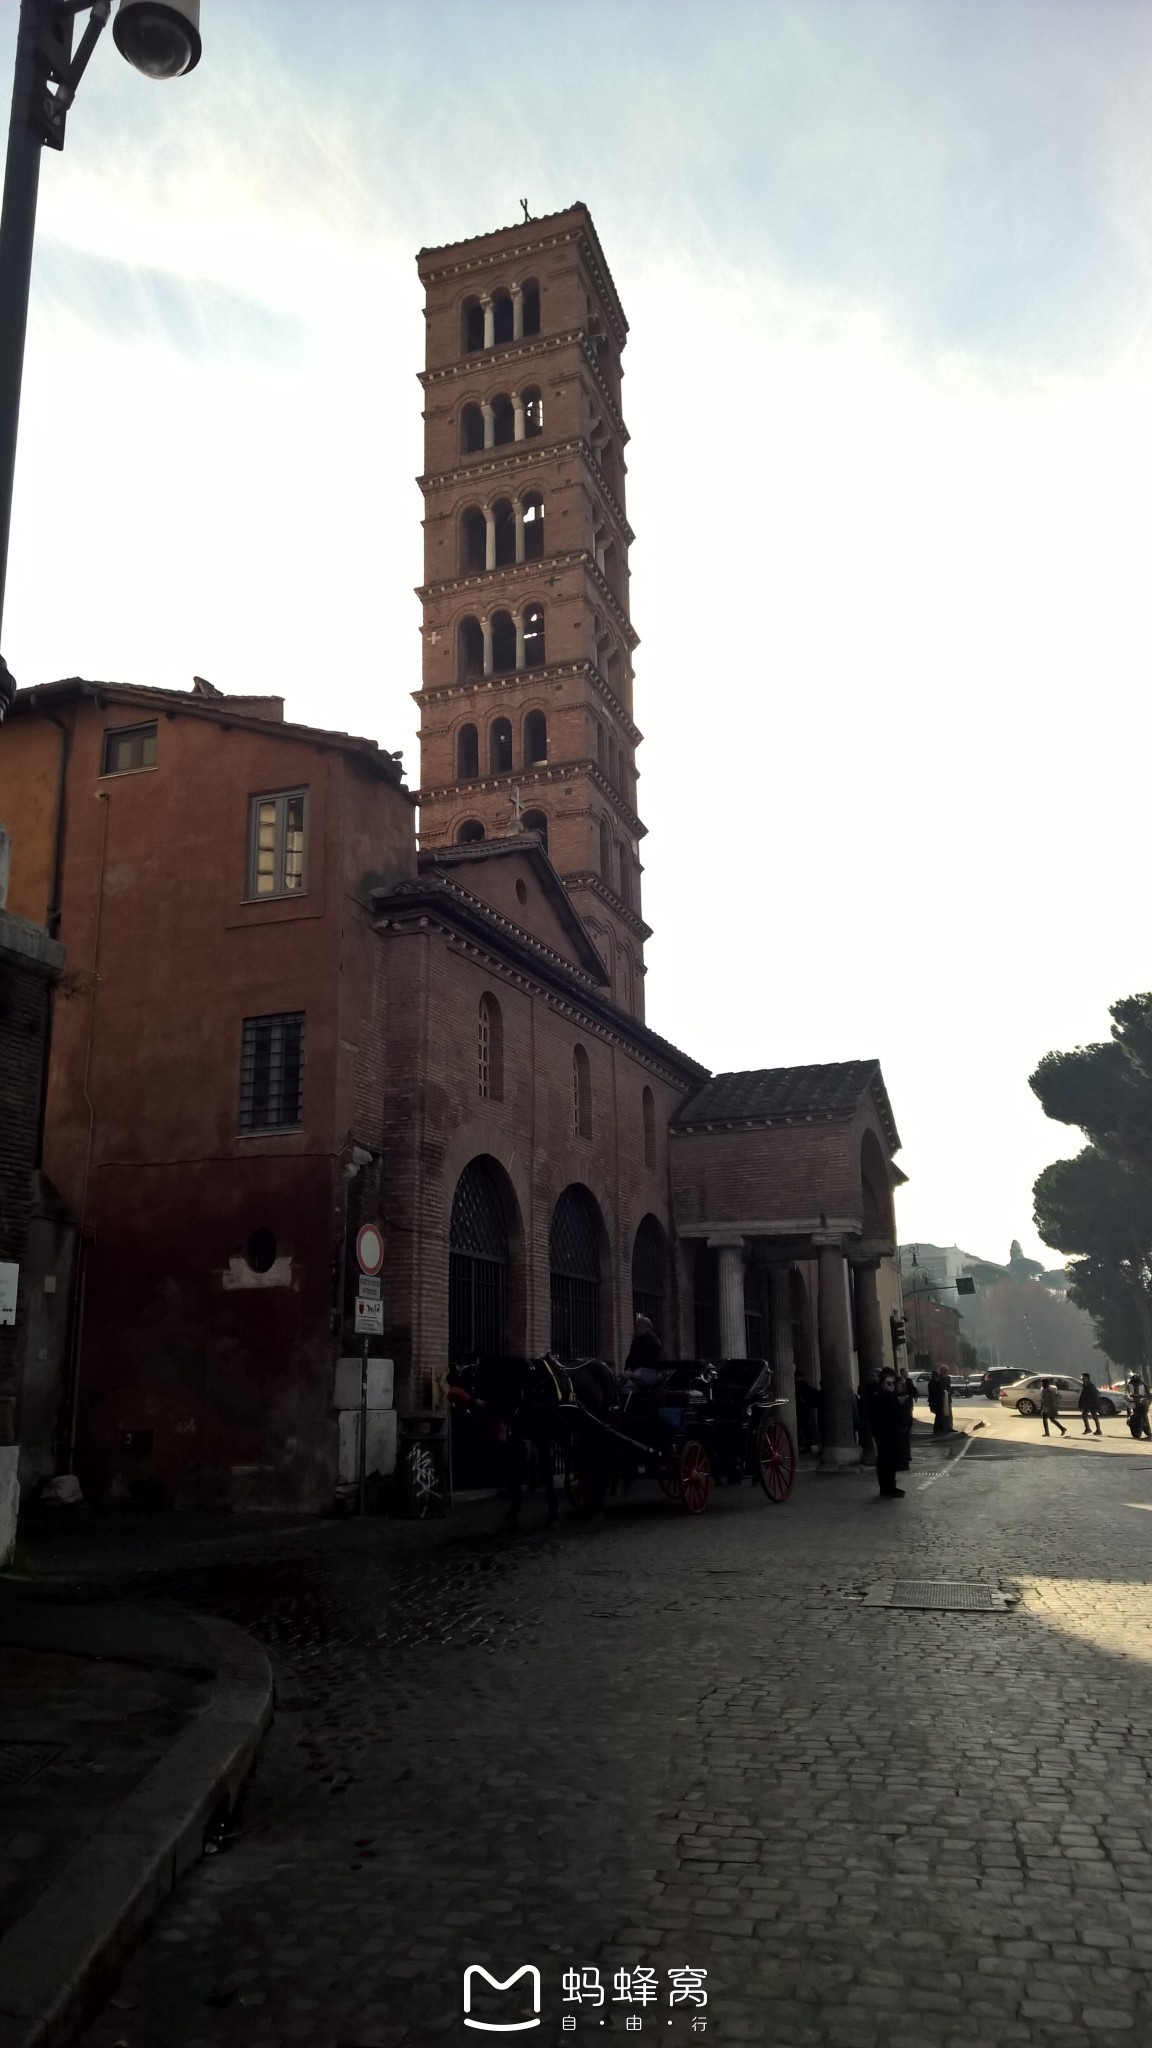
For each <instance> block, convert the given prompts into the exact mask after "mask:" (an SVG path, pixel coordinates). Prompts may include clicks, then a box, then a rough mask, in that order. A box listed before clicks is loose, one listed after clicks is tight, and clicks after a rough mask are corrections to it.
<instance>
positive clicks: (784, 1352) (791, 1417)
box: [768, 1265, 800, 1446]
mask: <svg viewBox="0 0 1152 2048" xmlns="http://www.w3.org/2000/svg"><path fill="white" fill-rule="evenodd" d="M791 1275H792V1268H791V1266H790V1265H788V1266H769V1268H768V1307H769V1313H770V1317H771V1337H770V1342H769V1356H770V1357H771V1360H772V1391H773V1393H774V1394H775V1395H776V1397H777V1399H778V1400H783V1401H786V1402H787V1404H788V1405H787V1407H786V1408H778V1409H777V1410H776V1413H777V1415H778V1416H779V1418H780V1420H781V1422H783V1424H784V1427H785V1428H786V1430H787V1431H788V1434H789V1436H790V1437H791V1439H792V1442H793V1444H794V1445H796V1446H799V1442H800V1437H799V1433H798V1430H797V1427H796V1359H795V1355H794V1353H793V1350H792V1296H791V1291H790V1288H789V1284H788V1283H789V1281H790V1279H791Z"/></svg>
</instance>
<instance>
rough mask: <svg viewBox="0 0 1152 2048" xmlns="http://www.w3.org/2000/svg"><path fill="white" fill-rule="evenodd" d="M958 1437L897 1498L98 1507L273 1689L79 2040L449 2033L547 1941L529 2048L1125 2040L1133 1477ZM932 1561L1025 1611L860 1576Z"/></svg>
mask: <svg viewBox="0 0 1152 2048" xmlns="http://www.w3.org/2000/svg"><path fill="white" fill-rule="evenodd" d="M959 1450H960V1451H961V1452H962V1455H958V1456H956V1457H950V1458H949V1459H947V1460H945V1461H944V1462H939V1461H938V1460H936V1459H935V1458H934V1457H929V1456H927V1455H925V1456H923V1457H916V1458H914V1463H913V1470H912V1473H911V1475H910V1480H909V1482H908V1490H907V1496H906V1498H905V1499H904V1500H902V1501H896V1502H892V1501H882V1500H880V1499H878V1498H877V1494H876V1482H875V1475H874V1474H873V1473H853V1474H850V1475H848V1476H846V1477H844V1478H842V1479H821V1478H818V1477H816V1476H815V1475H813V1474H807V1473H806V1474H805V1475H804V1476H803V1477H802V1478H801V1480H800V1482H799V1484H798V1486H797V1489H796V1493H795V1495H794V1496H793V1498H792V1500H791V1501H790V1502H789V1503H788V1504H787V1505H786V1506H784V1507H780V1508H773V1507H769V1506H768V1505H767V1504H766V1503H765V1502H764V1501H763V1499H762V1498H760V1497H759V1496H758V1495H757V1494H755V1493H753V1492H752V1490H751V1489H748V1488H745V1489H742V1490H731V1491H729V1490H726V1489H723V1488H721V1489H720V1490H719V1491H718V1492H717V1494H716V1496H715V1498H714V1501H713V1505H712V1506H711V1507H710V1509H709V1511H708V1513H707V1514H706V1515H705V1516H703V1517H702V1518H700V1520H698V1521H692V1520H689V1519H688V1518H686V1517H684V1516H681V1515H678V1514H677V1513H676V1512H675V1511H674V1510H673V1509H672V1508H671V1507H670V1506H669V1504H668V1503H667V1502H665V1501H663V1500H662V1499H660V1498H659V1497H658V1496H656V1495H655V1493H654V1492H653V1493H652V1494H651V1496H649V1495H648V1494H647V1493H646V1492H645V1491H644V1490H643V1489H638V1490H637V1492H636V1493H635V1494H634V1495H633V1496H632V1497H630V1498H629V1499H628V1500H626V1501H623V1502H620V1503H619V1504H617V1505H615V1506H614V1507H612V1508H611V1509H610V1511H609V1512H608V1514H607V1515H606V1516H604V1517H603V1518H602V1519H600V1520H598V1521H596V1522H594V1523H592V1524H590V1525H587V1526H584V1525H580V1524H576V1523H573V1522H572V1521H571V1520H567V1519H566V1520H564V1521H562V1523H561V1525H560V1527H559V1528H558V1529H556V1530H552V1531H550V1530H548V1529H547V1528H546V1527H545V1526H544V1521H543V1508H542V1504H541V1502H540V1500H539V1498H537V1499H536V1501H535V1502H534V1503H532V1504H531V1506H530V1507H529V1509H528V1510H527V1511H526V1514H525V1518H524V1525H523V1528H522V1531H521V1533H520V1535H519V1536H518V1537H509V1536H506V1535H505V1534H503V1533H501V1532H500V1530H499V1526H498V1525H499V1520H500V1513H501V1510H500V1506H499V1503H495V1502H489V1503H484V1504H482V1505H481V1506H480V1507H479V1508H477V1509H476V1510H474V1511H470V1512H469V1513H468V1514H467V1515H466V1516H464V1517H461V1518H460V1519H459V1520H458V1521H455V1522H452V1523H447V1524H440V1525H437V1526H435V1527H433V1526H429V1525H396V1524H385V1523H372V1522H368V1523H364V1524H360V1525H358V1526H357V1525H348V1524H345V1525H341V1526H338V1527H336V1528H335V1529H331V1528H327V1527H321V1526H316V1527H315V1528H314V1529H313V1532H312V1533H311V1534H309V1533H308V1532H307V1531H305V1530H298V1531H293V1530H291V1529H288V1528H281V1529H279V1530H277V1531H274V1532H273V1531H269V1532H266V1533H265V1535H264V1536H263V1537H261V1536H260V1535H259V1533H258V1532H256V1531H254V1530H249V1529H244V1530H241V1529H237V1528H233V1530H232V1531H231V1532H225V1530H224V1529H223V1527H222V1526H220V1527H218V1528H217V1529H216V1531H215V1532H214V1533H213V1532H211V1531H208V1530H204V1531H202V1532H201V1534H200V1537H199V1538H198V1541H197V1544H196V1545H189V1544H188V1543H184V1544H183V1545H182V1544H181V1543H180V1541H179V1532H178V1531H175V1530H174V1531H172V1532H171V1540H168V1539H164V1540H160V1539H161V1531H160V1530H159V1529H157V1531H156V1537H157V1539H158V1541H157V1542H156V1543H154V1544H153V1546H152V1550H153V1555H152V1559H151V1562H150V1563H149V1562H148V1560H147V1557H146V1555H145V1553H143V1552H142V1551H141V1550H140V1548H139V1546H138V1547H137V1554H136V1567H137V1569H136V1570H135V1571H134V1570H133V1566H132V1560H131V1558H130V1557H129V1555H128V1550H129V1549H130V1547H131V1546H129V1545H126V1544H125V1543H124V1542H123V1540H122V1538H121V1539H120V1548H119V1552H118V1562H117V1572H118V1574H119V1577H118V1578H117V1580H116V1584H117V1586H118V1587H119V1588H120V1589H121V1590H129V1591H130V1592H131V1596H132V1597H133V1598H140V1597H142V1596H143V1595H144V1594H147V1596H148V1598H149V1599H150V1600H159V1599H165V1600H167V1601H168V1602H170V1603H171V1604H172V1606H173V1608H175V1607H176V1606H178V1605H179V1606H182V1607H183V1608H184V1609H186V1610H187V1611H190V1612H204V1611H206V1610H215V1611H216V1612H217V1613H220V1614H224V1615H227V1616H228V1617H229V1618H231V1619H232V1620H234V1621H238V1622H240V1623H241V1624H242V1625H243V1626H245V1627H248V1628H251V1629H252V1630H254V1631H255V1632H256V1633H258V1635H259V1636H260V1638H261V1640H262V1641H263V1642H264V1643H265V1644H266V1645H267V1648H268V1651H269V1655H270V1656H271V1658H272V1659H273V1661H274V1664H275V1667H276V1670H277V1683H278V1712H277V1720H276V1724H275V1727H274V1728H273V1731H272V1734H271V1737H270V1739H269V1742H268V1744H267V1745H266V1747H265V1750H264V1752H263V1755H262V1757H261V1761H260V1764H259V1767H258V1769H257V1771H256V1773H255V1774H254V1777H253V1780H252V1783H251V1786H250V1789H249V1793H248V1796H247V1799H246V1806H245V1827H244V1832H243V1833H242V1835H240V1836H239V1837H238V1839H237V1840H236V1842H235V1845H234V1847H233V1848H232V1849H231V1851H230V1852H229V1853H228V1854H226V1855H223V1856H220V1857H217V1858H214V1859H211V1860H209V1861H207V1862H204V1863H201V1864H198V1865H196V1866H195V1867H194V1868H193V1869H191V1870H190V1871H189V1873H188V1876H187V1878H186V1879H185V1881H184V1883H183V1884H182V1885H181V1886H180V1887H179V1889H178V1890H177V1892H176V1893H175V1895H174V1896H173V1898H172V1899H171V1900H170V1901H169V1903H168V1905H167V1906H166V1907H165V1908H164V1910H163V1911H162V1912H161V1913H160V1915H159V1916H158V1918H157V1921H156V1924H155V1927H154V1929H153V1931H152V1933H151V1935H150V1937H149V1938H148V1940H147V1941H146V1942H145V1943H144V1944H143V1945H142V1946H141V1948H140V1949H139V1951H138V1952H137V1954H136V1955H135V1956H134V1958H133V1960H132V1962H131V1963H130V1965H129V1967H128V1969H127V1970H126V1971H125V1973H124V1976H123V1979H122V1981H121V1982H120V1984H119V1985H118V1987H117V1989H116V1991H115V1993H114V1995H113V1998H112V2000H111V2001H110V2002H109V2004H108V2006H107V2007H106V2008H105V2010H104V2011H103V2012H102V2013H101V2015H100V2016H99V2017H98V2018H97V2019H96V2020H95V2021H94V2022H93V2024H92V2026H91V2027H90V2028H89V2030H88V2032H87V2034H86V2035H85V2037H84V2039H85V2048H295V2044H301V2048H432V2044H434V2043H443V2042H445V2041H456V2042H460V2043H462V2044H463V2043H465V2042H467V2041H469V2040H472V2041H473V2042H474V2041H475V2039H476V2036H475V2035H469V2034H467V2033H465V2031H464V2029H463V2006H462V1991H463V1972H464V1970H465V1968H466V1967H467V1966H468V1965H469V1964H472V1963H479V1964H482V1965H483V1966H484V1968H485V1969H487V1970H488V1971H490V1972H491V1973H492V1975H494V1976H496V1977H498V1978H500V1979H504V1978H506V1977H507V1976H508V1975H509V1974H510V1973H511V1972H512V1971H514V1970H517V1969H519V1968H520V1966H521V1965H524V1964H529V1965H531V1964H535V1965H536V1966H537V1967H538V1968H539V1969H540V1971H541V1979H542V1985H541V1988H542V2005H543V2011H542V2015H541V2017H542V2020H543V2023H544V2024H543V2026H542V2028H541V2030H540V2031H539V2032H538V2033H534V2034H533V2035H532V2036H531V2037H530V2038H533V2039H536V2040H539V2041H541V2042H543V2041H544V2040H545V2039H546V2040H547V2042H548V2044H549V2048H553V2044H560V2043H563V2042H566V2041H568V2040H571V2039H572V2038H573V2036H572V2034H571V2033H568V2032H566V2031H565V2030H564V2028H563V2020H564V2019H565V2018H566V2017H567V2018H571V2019H573V2020H574V2021H575V2022H576V2026H575V2029H574V2032H575V2039H576V2043H577V2048H597V2044H599V2048H604V2044H605V2043H606V2041H607V2039H608V2037H609V2036H610V2035H612V2036H622V2035H624V2034H625V2033H626V2032H631V2031H641V2032H642V2035H643V2036H644V2037H647V2048H656V2044H657V2043H663V2044H664V2048H721V2044H722V2048H732V2044H736V2043H741V2044H742V2043H745V2042H748V2043H764V2044H766V2048H1143V2044H1144V2043H1145V2042H1147V2041H1149V2040H1152V1950H1150V1948H1149V1943H1148V1928H1149V1925H1150V1923H1152V1820H1150V1818H1149V1815H1150V1812H1152V1801H1150V1797H1149V1794H1150V1790H1152V1752H1150V1751H1149V1749H1148V1746H1147V1738H1146V1731H1147V1700H1148V1683H1149V1675H1150V1672H1152V1602H1150V1601H1149V1581H1150V1578H1152V1548H1150V1546H1152V1519H1150V1511H1152V1468H1149V1469H1147V1470H1146V1469H1145V1461H1144V1460H1142V1459H1130V1460H1125V1459H1121V1458H1118V1457H1112V1458H1110V1459H1107V1460H1101V1459H1093V1458H1090V1457H1089V1456H1087V1455H1085V1456H1083V1457H1079V1458H1064V1459H1060V1458H1050V1457H1047V1456H1045V1455H1044V1453H1043V1450H1042V1449H1039V1448H1037V1447H1034V1446H1031V1447H1029V1446H1021V1447H1019V1448H1015V1449H1014V1448H1013V1447H1011V1446H1005V1445H1003V1444H991V1445H987V1446H985V1445H984V1444H983V1443H982V1442H981V1440H980V1436H976V1437H971V1438H962V1439H961V1440H960V1444H959ZM122 1537H123V1531H122ZM58 1540H62V1539H58ZM57 1562H59V1556H58V1557H57ZM142 1566H147V1568H146V1569H140V1567H142ZM957 1577H962V1578H964V1579H969V1580H975V1581H977V1582H979V1583H981V1584H983V1585H985V1586H988V1587H991V1588H1004V1589H1006V1590H1012V1591H1015V1592H1018V1593H1019V1596H1020V1597H1019V1601H1018V1604H1017V1605H1015V1606H1014V1607H1012V1608H1011V1609H1010V1610H1009V1611H1007V1612H989V1613H981V1612H957V1613H947V1612H919V1611H915V1610H906V1609H891V1608H887V1607H883V1606H880V1607H876V1606H871V1605H867V1604H865V1599H864V1596H866V1595H870V1594H873V1593H875V1591H876V1589H877V1588H879V1587H882V1586H884V1585H891V1584H892V1583H893V1582H894V1581H896V1580H901V1579H916V1580H921V1579H939V1578H957ZM684 1969H689V1970H692V1969H700V1970H706V1971H707V1973H708V1975H707V1979H706V1985H707V1992H708V1999H709V2003H708V2007H707V2009H706V2012H704V2014H703V2016H704V2017H705V2018H706V2020H707V2025H708V2033H707V2035H706V2036H705V2037H704V2040H703V2042H701V2041H700V2039H699V2035H698V2034H694V2033H693V2030H692V2021H693V2016H694V2008H693V2007H692V2006H691V2005H690V2004H680V2005H677V2006H675V2007H670V2006H669V2003H668V2001H669V1997H670V1990H669V1986H670V1984H672V1983H674V1982H675V1981H676V1980H675V1979H673V1978H670V1976H669V1973H670V1972H673V1971H682V1970H684ZM573 1970H574V1971H577V1972H580V1973H582V1972H583V1971H585V1970H588V1971H598V1972H599V1973H600V1985H601V1988H602V1989H603V1991H604V2004H603V2006H602V2007H601V2006H599V2005H597V2004H596V2003H595V2002H594V1998H593V1995H592V1992H591V1988H590V1986H591V1982H592V1980H588V1981H587V1983H586V1982H585V1980H584V1979H583V1978H582V1977H580V1978H579V1979H578V1983H579V1985H580V1986H581V1987H583V1988H586V1989H588V1991H589V1995H588V1997H587V1998H586V1999H584V2000H581V2001H580V2002H576V2000H575V1999H573V1998H571V1997H570V1996H569V1994H568V1993H567V1991H566V1976H567V1973H568V1972H570V1971H573ZM620 1972H623V1973H625V1974H626V1975H627V1977H628V1978H629V1979H630V1980H632V1981H634V1982H636V1983H637V1984H639V1983H640V1982H641V1981H644V1982H655V1983H656V1984H657V1985H658V1986H659V1987H660V1989H659V1999H658V2002H657V2009H656V2010H653V2009H652V2008H651V2007H650V2006H648V2005H646V2004H641V2003H639V2002H638V2001H636V2000H634V2001H633V2002H632V2003H631V2004H629V2003H628V2002H627V2001H626V2000H624V1999H622V1998H619V1999H618V1998H617V1996H616V1982H617V1974H618V1973H620ZM642 1972H653V1973H654V1976H653V1977H652V1978H650V1979H642V1978H641V1976H640V1973H642ZM700 2016H701V2013H700V2009H698V2008H697V2009H695V2017H697V2018H699V2017H700ZM629 2018H635V2019H637V2020H640V2021H641V2022H642V2027H641V2028H640V2029H628V2028H627V2027H626V2024H625V2022H626V2020H627V2019H629ZM601 2029H603V2030H601ZM636 2048H645V2039H644V2038H642V2039H641V2040H640V2041H639V2042H637V2043H636Z"/></svg>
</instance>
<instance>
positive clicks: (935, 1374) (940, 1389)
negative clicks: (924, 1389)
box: [928, 1365, 952, 1436]
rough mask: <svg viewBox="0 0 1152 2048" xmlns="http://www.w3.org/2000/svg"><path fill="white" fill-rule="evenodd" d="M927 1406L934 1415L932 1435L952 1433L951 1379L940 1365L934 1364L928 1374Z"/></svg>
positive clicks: (948, 1434)
mask: <svg viewBox="0 0 1152 2048" xmlns="http://www.w3.org/2000/svg"><path fill="white" fill-rule="evenodd" d="M928 1406H929V1407H930V1409H931V1410H932V1414H933V1417H934V1420H933V1423H932V1434H933V1436H950V1435H951V1433H952V1380H951V1377H950V1375H949V1374H948V1373H947V1372H946V1371H945V1368H944V1367H943V1366H942V1365H934V1366H933V1367H932V1370H931V1372H930V1373H929V1375H928Z"/></svg>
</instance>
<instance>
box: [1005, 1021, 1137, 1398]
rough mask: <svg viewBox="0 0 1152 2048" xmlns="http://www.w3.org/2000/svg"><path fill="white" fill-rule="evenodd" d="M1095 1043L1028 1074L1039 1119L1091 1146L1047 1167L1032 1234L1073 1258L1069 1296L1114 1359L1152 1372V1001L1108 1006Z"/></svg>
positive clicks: (1036, 1194)
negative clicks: (1103, 1037)
mask: <svg viewBox="0 0 1152 2048" xmlns="http://www.w3.org/2000/svg"><path fill="white" fill-rule="evenodd" d="M1111 1015H1112V1036H1111V1038H1110V1040H1108V1041H1107V1042H1106V1043H1104V1044H1101V1045H1082V1046H1077V1047H1076V1048H1075V1050H1074V1051H1072V1052H1068V1053H1059V1052H1053V1053H1049V1054H1048V1055H1047V1056H1046V1058H1044V1059H1043V1060H1041V1062H1040V1065H1039V1066H1038V1068H1037V1069H1036V1072H1035V1073H1034V1074H1033V1075H1032V1077H1031V1086H1032V1088H1033V1089H1034V1090H1035V1093H1036V1094H1037V1095H1038V1096H1039V1098H1040V1101H1041V1103H1042V1104H1043V1107H1044V1110H1045V1112H1046V1114H1047V1115H1048V1116H1050V1117H1052V1118H1054V1119H1055V1120H1056V1121H1057V1122H1058V1123H1065V1124H1071V1125H1073V1126H1075V1127H1076V1128H1078V1129H1080V1130H1082V1131H1083V1133H1084V1135H1085V1137H1086V1138H1087V1139H1088V1144H1087V1145H1086V1146H1085V1148H1084V1150H1083V1151H1082V1152H1080V1153H1078V1154H1077V1156H1076V1157H1075V1158H1074V1159H1058V1160H1056V1161H1055V1163H1054V1164H1053V1165H1052V1166H1046V1167H1045V1169H1044V1171H1043V1173H1042V1174H1041V1175H1040V1177H1039V1179H1038V1180H1037V1182H1036V1186H1035V1189H1034V1191H1033V1192H1034V1197H1035V1205H1036V1207H1035V1217H1036V1228H1037V1230H1038V1231H1039V1232H1040V1235H1041V1237H1042V1238H1043V1239H1044V1242H1045V1243H1046V1244H1050V1245H1054V1246H1055V1248H1056V1249H1057V1251H1061V1252H1065V1253H1071V1254H1073V1255H1074V1256H1073V1258H1072V1261H1071V1263H1070V1265H1069V1268H1068V1271H1069V1275H1070V1280H1071V1285H1070V1287H1069V1296H1070V1299H1071V1300H1072V1301H1074V1302H1075V1303H1076V1304H1077V1305H1078V1306H1079V1307H1081V1308H1084V1309H1086V1310H1087V1311H1088V1314H1089V1315H1090V1316H1091V1317H1092V1320H1093V1323H1094V1325H1095V1328H1096V1336H1097V1341H1098V1343H1099V1344H1100V1346H1101V1348H1102V1349H1103V1350H1105V1351H1106V1352H1107V1353H1108V1355H1109V1356H1110V1357H1111V1358H1114V1359H1116V1360H1117V1361H1118V1362H1120V1363H1122V1364H1124V1365H1129V1366H1137V1367H1140V1368H1141V1369H1142V1370H1144V1371H1147V1370H1148V1369H1149V1367H1152V994H1146V995H1137V996H1128V997H1126V998H1125V999H1124V1000H1123V1001H1122V1002H1118V1003H1114V1004H1113V1005H1112V1011H1111Z"/></svg>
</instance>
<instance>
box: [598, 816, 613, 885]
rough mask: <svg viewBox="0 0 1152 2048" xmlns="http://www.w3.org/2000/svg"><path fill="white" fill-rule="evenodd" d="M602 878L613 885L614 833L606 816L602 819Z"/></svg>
mask: <svg viewBox="0 0 1152 2048" xmlns="http://www.w3.org/2000/svg"><path fill="white" fill-rule="evenodd" d="M600 879H601V880H602V881H604V882H607V884H608V887H609V888H611V887H612V835H611V833H610V832H609V830H608V821H607V819H606V818H601V820H600Z"/></svg>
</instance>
